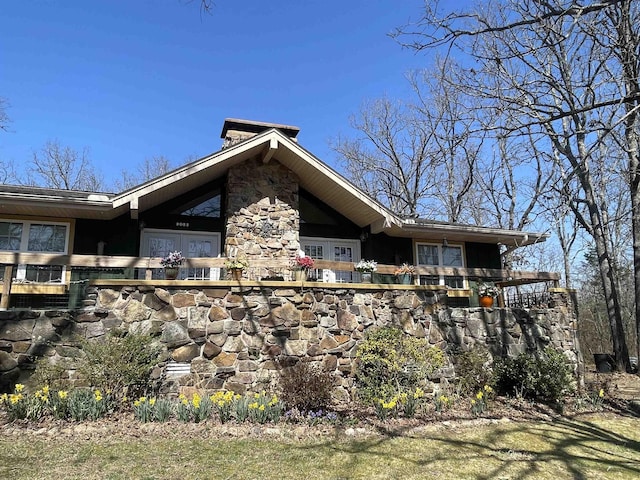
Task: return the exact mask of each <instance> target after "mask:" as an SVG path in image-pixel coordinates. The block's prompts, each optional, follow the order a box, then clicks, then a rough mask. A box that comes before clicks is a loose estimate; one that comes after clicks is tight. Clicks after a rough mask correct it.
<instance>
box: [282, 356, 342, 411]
mask: <svg viewBox="0 0 640 480" xmlns="http://www.w3.org/2000/svg"><path fill="white" fill-rule="evenodd" d="M278 388H279V390H280V397H281V398H282V401H283V402H284V403H285V405H286V406H287V408H289V409H294V408H295V409H298V410H300V411H301V412H309V411H311V410H318V409H326V408H327V407H328V406H329V405H330V403H331V390H332V389H333V375H331V374H330V373H328V372H323V371H322V370H320V368H318V367H315V366H313V365H311V364H309V363H307V362H298V363H296V364H295V365H293V366H292V367H286V368H282V369H281V370H280V377H279V379H278Z"/></svg>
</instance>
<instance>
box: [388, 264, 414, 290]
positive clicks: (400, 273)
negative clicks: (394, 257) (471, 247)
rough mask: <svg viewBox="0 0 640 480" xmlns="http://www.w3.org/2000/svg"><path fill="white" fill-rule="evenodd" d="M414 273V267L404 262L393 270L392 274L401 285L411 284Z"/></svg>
mask: <svg viewBox="0 0 640 480" xmlns="http://www.w3.org/2000/svg"><path fill="white" fill-rule="evenodd" d="M415 273H416V269H415V267H414V266H413V265H409V264H408V263H406V262H405V263H403V264H402V265H400V266H399V267H397V268H396V269H395V271H394V272H393V274H394V275H395V276H396V277H397V278H398V283H400V284H401V285H411V282H412V281H413V276H414V275H415Z"/></svg>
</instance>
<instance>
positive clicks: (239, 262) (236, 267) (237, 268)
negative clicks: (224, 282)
mask: <svg viewBox="0 0 640 480" xmlns="http://www.w3.org/2000/svg"><path fill="white" fill-rule="evenodd" d="M225 266H226V268H227V270H230V271H231V278H232V279H233V280H241V279H242V272H243V271H244V270H246V269H247V268H249V260H247V256H246V255H244V254H240V255H238V256H237V257H235V258H230V259H229V260H228V261H227V263H226V264H225Z"/></svg>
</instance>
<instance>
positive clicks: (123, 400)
mask: <svg viewBox="0 0 640 480" xmlns="http://www.w3.org/2000/svg"><path fill="white" fill-rule="evenodd" d="M127 400H129V399H128V398H127V396H126V395H125V396H124V397H122V403H124V402H126V401H127Z"/></svg>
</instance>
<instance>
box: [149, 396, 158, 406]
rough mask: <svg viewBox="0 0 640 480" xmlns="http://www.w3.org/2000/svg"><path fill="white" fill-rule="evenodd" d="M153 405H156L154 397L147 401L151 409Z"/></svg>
mask: <svg viewBox="0 0 640 480" xmlns="http://www.w3.org/2000/svg"><path fill="white" fill-rule="evenodd" d="M155 404H156V397H153V398H152V399H150V400H149V405H151V406H152V407H153V406H154V405H155Z"/></svg>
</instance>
